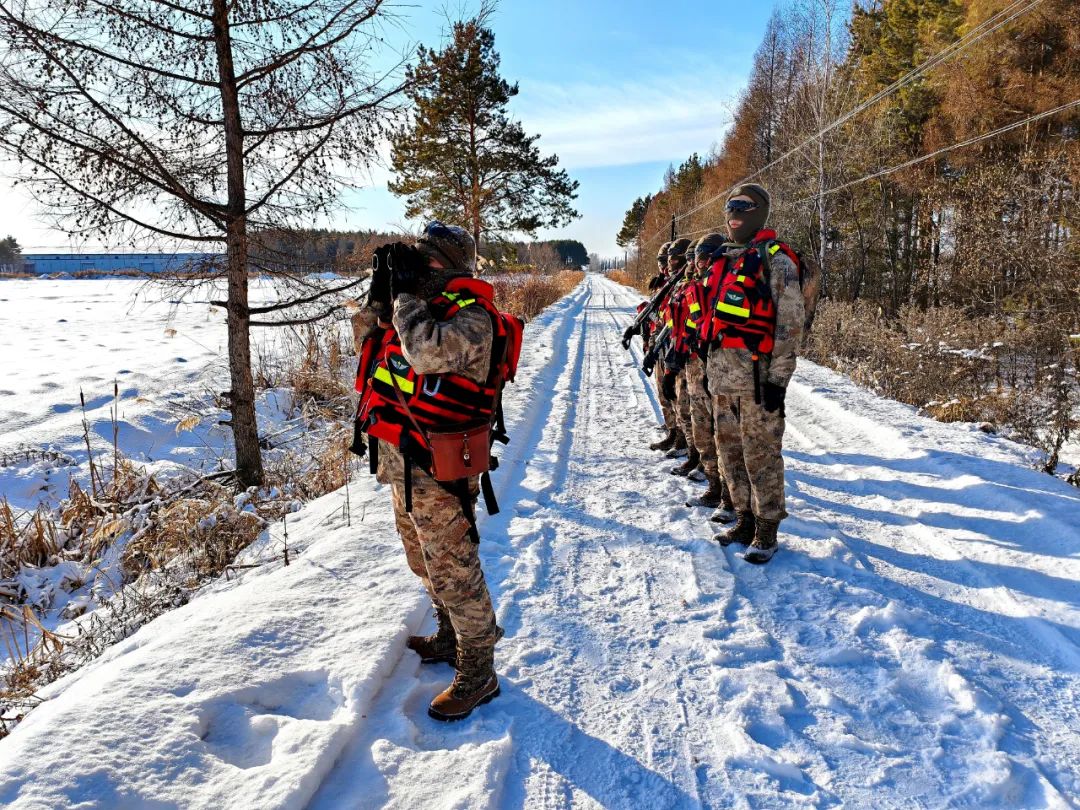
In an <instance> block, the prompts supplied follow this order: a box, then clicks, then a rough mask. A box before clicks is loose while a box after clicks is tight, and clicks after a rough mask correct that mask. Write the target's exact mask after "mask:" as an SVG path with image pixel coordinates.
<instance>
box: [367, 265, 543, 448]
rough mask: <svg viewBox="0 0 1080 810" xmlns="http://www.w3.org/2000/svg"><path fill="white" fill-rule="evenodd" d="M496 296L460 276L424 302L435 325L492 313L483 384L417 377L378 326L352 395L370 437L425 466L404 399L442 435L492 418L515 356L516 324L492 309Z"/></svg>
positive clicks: (423, 443) (393, 334) (422, 442)
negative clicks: (466, 314)
mask: <svg viewBox="0 0 1080 810" xmlns="http://www.w3.org/2000/svg"><path fill="white" fill-rule="evenodd" d="M494 294H495V291H494V289H493V288H492V286H491V285H490V284H488V283H487V282H486V281H480V280H479V279H475V278H471V277H468V276H463V277H461V278H455V279H452V280H451V281H450V283H449V284H447V287H446V290H445V291H444V292H442V293H440V294H439V295H438V296H437V297H436V298H434V299H432V300H431V301H429V302H428V307H429V308H430V309H431V311H432V313H433V314H434V316H435V319H436V320H438V321H448V320H450V319H451V318H453V317H454V315H456V314H457V313H458V312H460V311H461V310H462V309H464V308H465V307H469V306H479V307H482V308H483V309H485V310H486V311H487V313H488V314H489V315H490V316H491V324H492V327H493V338H494V339H493V340H492V345H491V368H490V370H489V371H488V376H487V379H486V380H485V381H484V382H483V383H476V382H475V381H474V380H471V379H469V378H468V377H465V376H462V375H461V374H452V373H447V374H418V373H417V372H416V371H415V370H414V369H413V368H412V366H410V365H409V363H408V361H407V360H406V359H405V355H404V353H403V352H402V349H401V339H400V338H399V337H398V334H397V331H396V330H395V329H394V328H393V327H390V328H387V329H376V330H375V331H374V332H373V333H372V334H371V335H370V336H369V337H368V338H367V339H366V340H365V341H364V344H363V346H362V347H361V350H360V365H359V367H358V369H357V377H356V390H357V391H358V392H360V404H359V407H358V410H357V417H356V418H357V419H358V420H360V426H361V429H362V430H363V431H364V432H365V433H367V434H368V435H369V436H372V437H374V438H376V439H381V440H382V441H385V442H388V443H390V444H392V445H394V446H395V447H398V448H400V449H402V451H403V453H404V454H405V455H407V456H408V457H409V458H411V459H412V460H413V461H415V462H416V463H417V464H418V465H420V466H422V467H425V468H428V467H430V452H431V448H430V447H429V445H428V443H427V439H426V438H425V437H424V436H423V434H421V433H419V432H418V431H417V430H416V427H415V426H414V425H413V423H412V420H411V419H409V416H408V414H407V413H406V411H405V409H404V408H403V407H402V405H401V401H400V400H399V398H398V393H397V392H398V391H400V393H401V396H402V398H403V399H404V400H405V403H406V404H407V405H408V407H409V410H410V411H411V412H412V415H413V417H414V418H415V419H416V421H417V422H418V423H419V424H420V426H421V427H422V428H424V429H425V430H430V431H447V430H453V429H454V428H458V427H461V428H469V427H476V426H478V425H483V424H488V423H491V422H492V421H493V417H494V415H495V409H496V408H497V407H498V397H499V392H500V389H501V386H502V383H503V382H504V381H505V382H512V381H513V379H514V375H515V373H516V372H517V364H518V358H519V356H520V354H521V335H522V328H523V325H522V322H521V321H520V320H519V319H518V318H516V317H514V316H513V315H509V314H507V313H504V312H500V311H499V310H498V309H496V307H495V305H494V304H493V303H492V298H493V297H494Z"/></svg>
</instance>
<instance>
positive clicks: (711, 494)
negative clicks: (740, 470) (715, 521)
mask: <svg viewBox="0 0 1080 810" xmlns="http://www.w3.org/2000/svg"><path fill="white" fill-rule="evenodd" d="M707 480H708V482H709V488H708V489H707V490H705V492H704V493H702V494H701V495H699V496H698V497H697V498H691V499H690V500H688V501H687V502H686V505H687V506H704V507H707V508H709V509H715V508H716V507H718V506H719V505H720V504H721V503H722V502H723V499H724V479H723V478H721V477H720V476H719V475H716V476H709V477H708V479H707Z"/></svg>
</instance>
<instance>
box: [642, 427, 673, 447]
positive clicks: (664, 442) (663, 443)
mask: <svg viewBox="0 0 1080 810" xmlns="http://www.w3.org/2000/svg"><path fill="white" fill-rule="evenodd" d="M678 438H679V432H678V431H677V430H676V429H675V428H672V429H671V430H669V431H668V432H667V436H665V437H664V438H662V439H661V440H660V441H658V442H653V443H652V444H650V445H649V449H650V450H665V451H666V450H670V449H671V448H672V447H674V446H675V440H676V439H678Z"/></svg>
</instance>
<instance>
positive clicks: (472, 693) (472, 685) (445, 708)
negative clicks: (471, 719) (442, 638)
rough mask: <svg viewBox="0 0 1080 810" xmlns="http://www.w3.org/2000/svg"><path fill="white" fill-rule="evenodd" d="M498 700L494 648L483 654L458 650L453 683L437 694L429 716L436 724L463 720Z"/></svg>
mask: <svg viewBox="0 0 1080 810" xmlns="http://www.w3.org/2000/svg"><path fill="white" fill-rule="evenodd" d="M498 696H499V678H498V676H497V675H496V674H495V647H494V646H491V647H487V648H485V649H482V650H467V649H465V648H461V649H459V650H458V660H457V674H456V675H455V676H454V682H453V683H451V684H450V685H449V686H448V687H446V689H445V690H444V691H442V692H441V693H439V694H438V695H437V696H436V697H435V699H434V700H433V701H431V705H430V706H428V715H429V716H431V717H433V718H434V719H436V720H442V721H444V722H445V721H449V720H463V719H464V718H466V717H468V716H469V715H470V714H472V710H473V709H475V708H476V707H477V706H480V705H482V704H484V703H488V702H489V701H492V700H494V699H495V698H497V697H498Z"/></svg>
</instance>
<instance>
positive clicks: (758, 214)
mask: <svg viewBox="0 0 1080 810" xmlns="http://www.w3.org/2000/svg"><path fill="white" fill-rule="evenodd" d="M732 197H749V198H750V199H751V200H753V201H754V202H755V203H757V208H755V209H754V210H753V211H746V212H743V213H742V215H741V216H740V219H742V226H741V227H740V228H739V230H738V232H736V233H730V236H731V238H732V240H733V241H735V242H738V243H739V244H740V245H745V244H748V243H749V242H750V240H751V239H753V238H754V234H756V233H757V232H758V231H760V230H762V229H763V228H764V227H765V223H766V222H768V221H769V192H767V191H766V190H765V189H764V188H763V187H761V186H759V185H758V184H757V183H744V184H743V185H741V186H739V187H738V188H736V189H735V190H734V191H732V192H731V194H730V195H729V196H728V199H729V200H730V199H731V198H732ZM725 218H726V214H725ZM728 230H729V231H730V228H729V229H728Z"/></svg>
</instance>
